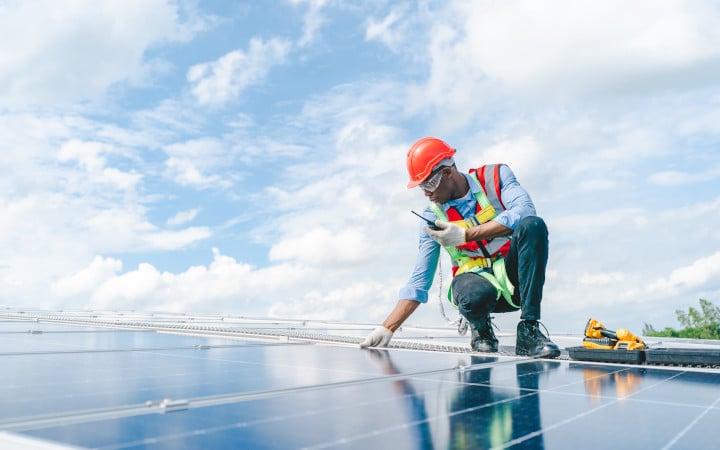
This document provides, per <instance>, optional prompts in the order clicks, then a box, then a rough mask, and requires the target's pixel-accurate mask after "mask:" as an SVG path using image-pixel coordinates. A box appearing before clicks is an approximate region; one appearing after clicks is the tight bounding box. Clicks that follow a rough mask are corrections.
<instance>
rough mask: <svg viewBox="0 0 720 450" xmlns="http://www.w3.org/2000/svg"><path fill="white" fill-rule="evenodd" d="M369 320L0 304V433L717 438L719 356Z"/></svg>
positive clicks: (181, 438)
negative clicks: (367, 340) (673, 355)
mask: <svg viewBox="0 0 720 450" xmlns="http://www.w3.org/2000/svg"><path fill="white" fill-rule="evenodd" d="M371 328H372V327H371V326H364V325H349V324H337V323H326V322H325V323H321V322H311V321H284V322H281V321H269V320H250V319H243V318H231V317H221V316H180V315H172V314H165V315H163V314H145V315H143V314H134V313H117V312H114V313H110V312H103V313H98V312H94V313H88V312H54V313H50V312H46V311H16V310H5V311H0V355H1V357H2V367H3V370H2V371H1V372H0V380H1V381H2V382H1V383H0V390H1V395H0V404H1V405H2V408H0V448H3V449H7V448H78V447H81V448H87V447H89V448H101V449H137V448H147V449H165V448H202V449H225V448H227V449H240V448H243V449H244V448H251V449H264V448H267V449H277V448H283V449H284V448H308V449H323V448H333V449H334V448H343V449H345V448H347V449H370V448H393V449H419V448H420V449H425V448H427V449H431V448H432V449H446V448H468V449H475V448H493V447H494V448H509V447H513V448H520V447H524V448H549V449H555V448H561V449H562V448H568V449H570V448H572V449H576V448H581V446H583V447H595V446H602V447H603V448H636V449H644V448H689V449H699V448H714V447H716V444H717V438H716V428H717V424H718V423H720V370H717V369H714V368H684V367H650V366H638V365H622V364H600V363H589V362H577V361H571V360H567V359H563V358H562V357H561V359H559V360H530V359H523V358H517V357H514V356H510V355H507V354H504V353H503V354H500V355H490V356H488V355H483V354H478V353H471V352H470V351H469V350H468V348H467V340H468V339H467V337H459V336H457V334H456V333H455V335H454V336H453V333H452V330H449V331H450V332H448V330H436V329H407V328H406V329H405V330H404V331H403V332H402V333H398V336H397V337H396V339H395V347H394V348H389V349H387V350H360V349H359V348H358V347H357V345H356V344H357V342H359V341H360V339H361V336H364V335H365V334H367V333H368V332H369V331H370V329H371ZM500 338H501V344H503V339H505V340H506V341H508V342H510V343H512V336H504V335H503V334H502V333H501V334H500ZM554 339H556V342H557V341H558V340H557V338H556V337H554ZM573 339H578V340H579V338H573ZM411 343H412V344H411ZM501 349H502V347H501Z"/></svg>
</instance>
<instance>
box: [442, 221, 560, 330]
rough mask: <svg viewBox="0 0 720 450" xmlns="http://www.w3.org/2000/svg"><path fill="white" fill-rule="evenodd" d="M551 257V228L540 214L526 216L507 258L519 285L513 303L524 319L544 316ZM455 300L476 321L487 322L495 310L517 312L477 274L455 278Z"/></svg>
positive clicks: (512, 278) (516, 284)
mask: <svg viewBox="0 0 720 450" xmlns="http://www.w3.org/2000/svg"><path fill="white" fill-rule="evenodd" d="M547 260H548V229H547V226H546V225H545V221H543V220H542V219H541V218H540V217H534V216H531V217H526V218H524V219H522V220H521V221H520V223H519V224H518V226H517V227H516V228H515V231H513V234H512V242H511V243H510V252H509V253H508V255H507V257H506V258H505V269H506V270H507V274H508V278H509V279H510V282H511V283H512V284H513V286H515V291H514V293H513V296H512V299H513V303H515V304H516V305H519V306H520V310H521V313H520V318H521V319H523V320H539V319H540V302H541V301H542V292H543V285H544V284H545V268H546V267H547ZM450 287H451V289H452V297H453V303H455V304H456V305H457V306H458V309H459V310H460V313H461V314H462V315H463V316H465V318H466V319H467V320H468V321H469V322H470V323H473V324H478V325H481V326H482V325H483V324H484V323H485V321H484V318H485V317H486V316H487V315H488V314H490V313H491V312H497V313H503V312H510V311H517V308H515V307H513V306H512V305H510V304H509V303H508V302H507V301H506V300H505V298H504V297H502V296H500V299H499V300H498V291H497V289H495V287H494V286H493V285H492V284H491V283H490V282H489V281H488V280H486V279H485V278H483V277H481V276H480V275H478V274H476V273H470V272H466V273H462V274H460V275H458V276H456V277H455V278H453V281H452V284H451V285H450Z"/></svg>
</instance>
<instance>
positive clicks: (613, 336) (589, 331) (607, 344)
mask: <svg viewBox="0 0 720 450" xmlns="http://www.w3.org/2000/svg"><path fill="white" fill-rule="evenodd" d="M583 347H585V348H596V349H601V350H643V349H645V348H647V346H646V345H645V343H644V342H643V341H642V339H640V338H639V337H638V336H636V335H634V334H632V333H631V332H630V331H628V330H626V329H625V328H618V329H617V330H615V331H613V330H608V329H607V328H605V325H603V324H602V323H600V322H598V321H597V320H595V319H590V320H588V323H587V325H586V326H585V338H583Z"/></svg>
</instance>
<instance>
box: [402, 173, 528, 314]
mask: <svg viewBox="0 0 720 450" xmlns="http://www.w3.org/2000/svg"><path fill="white" fill-rule="evenodd" d="M463 175H464V176H465V178H466V179H467V180H468V184H469V185H470V189H469V190H468V192H467V194H465V196H463V197H461V198H459V199H457V200H449V201H448V202H447V203H443V204H442V205H440V207H441V208H442V209H443V211H447V210H448V209H449V208H450V207H452V206H454V207H455V208H456V209H457V210H458V212H459V213H460V214H461V215H462V216H463V217H469V216H473V215H474V214H475V208H476V205H477V201H476V198H475V194H476V193H477V192H478V191H479V190H481V189H482V187H480V185H479V184H478V183H476V182H475V180H474V179H473V177H472V176H470V174H463ZM500 199H501V200H502V202H503V204H504V205H505V207H506V208H507V209H506V210H505V211H501V212H499V214H498V215H497V217H495V218H494V219H493V220H494V221H495V222H498V223H500V224H501V225H504V226H505V227H507V228H510V229H511V230H514V229H515V227H517V225H518V224H519V223H520V220H522V219H524V218H525V217H528V216H535V215H537V214H536V212H535V205H534V204H533V202H532V200H531V199H530V195H529V194H528V193H527V191H525V189H524V188H523V187H522V186H520V183H518V181H517V179H516V178H515V174H514V173H513V171H512V170H511V169H510V167H508V166H506V165H504V164H502V165H501V166H500ZM423 216H425V217H426V218H428V219H430V220H433V221H434V220H436V219H437V217H436V216H435V214H434V213H433V212H432V211H431V210H430V207H429V206H428V207H426V208H425V210H423ZM424 227H425V223H424V222H421V224H420V225H419V227H418V230H419V233H418V254H417V259H416V261H415V268H414V269H413V272H412V274H411V275H410V280H408V283H407V284H406V285H405V286H404V287H403V288H402V289H400V293H399V297H400V299H401V300H414V301H416V302H420V303H426V302H427V301H428V291H429V290H430V286H431V285H432V280H433V278H434V277H435V270H436V269H437V263H438V259H439V258H440V244H438V243H437V242H435V241H434V240H433V239H432V238H431V237H430V236H428V234H427V233H425V231H423V228H424Z"/></svg>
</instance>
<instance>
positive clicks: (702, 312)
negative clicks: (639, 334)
mask: <svg viewBox="0 0 720 450" xmlns="http://www.w3.org/2000/svg"><path fill="white" fill-rule="evenodd" d="M675 315H676V316H677V320H678V322H680V324H681V325H683V326H684V327H685V328H683V329H681V330H675V329H673V328H670V327H666V328H665V329H664V330H662V331H658V330H655V328H654V327H653V326H652V325H650V324H649V323H646V324H645V326H644V327H643V335H644V336H658V337H682V338H695V339H720V307H718V306H716V305H714V304H713V303H712V302H710V301H709V300H706V299H704V298H701V299H700V309H699V310H698V309H696V308H693V307H692V306H691V307H689V308H688V310H687V312H685V311H682V310H680V309H678V310H676V311H675Z"/></svg>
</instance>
